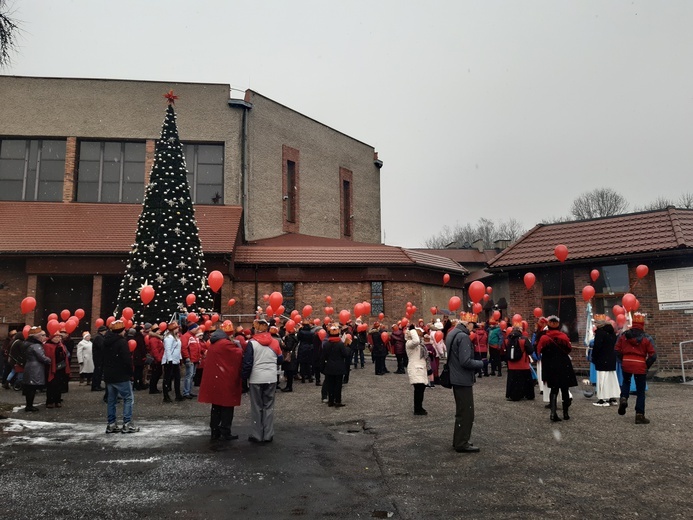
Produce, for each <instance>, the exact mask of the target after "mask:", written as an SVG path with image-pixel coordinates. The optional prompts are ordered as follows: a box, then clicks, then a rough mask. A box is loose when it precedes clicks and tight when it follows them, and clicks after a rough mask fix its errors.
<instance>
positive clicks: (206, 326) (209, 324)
mask: <svg viewBox="0 0 693 520" xmlns="http://www.w3.org/2000/svg"><path fill="white" fill-rule="evenodd" d="M212 325H214V323H212V320H207V321H205V324H204V325H203V326H204V327H205V330H209V328H210V327H211V326H212Z"/></svg>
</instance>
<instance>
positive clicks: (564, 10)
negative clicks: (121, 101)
mask: <svg viewBox="0 0 693 520" xmlns="http://www.w3.org/2000/svg"><path fill="white" fill-rule="evenodd" d="M9 4H10V5H11V6H12V8H13V10H14V17H15V18H17V19H19V20H20V21H21V24H22V29H23V34H22V35H21V38H20V49H19V52H18V53H17V54H16V55H15V56H14V63H13V65H12V66H11V67H10V68H9V69H6V70H4V71H2V73H4V74H16V75H28V76H57V77H84V78H119V79H137V80H161V81H189V82H214V83H228V84H230V85H231V87H233V88H237V89H246V88H252V89H253V90H256V91H257V92H260V93H261V94H263V95H265V96H267V97H269V98H271V99H274V100H275V101H278V102H280V103H282V104H285V105H287V106H289V107H291V108H293V109H295V110H297V111H299V112H301V113H303V114H305V115H307V116H310V117H312V118H314V119H317V120H319V121H321V122H323V123H325V124H327V125H329V126H332V127H334V128H336V129H338V130H340V131H342V132H344V133H346V134H348V135H350V136H353V137H355V138H356V139H359V140H361V141H364V142H366V143H368V144H370V145H372V146H374V147H375V149H376V150H377V151H378V152H379V154H380V158H381V159H382V160H383V162H384V163H385V165H384V167H383V168H382V170H380V175H381V190H382V229H383V238H384V242H385V243H387V244H392V245H401V246H406V247H418V246H422V245H423V242H424V240H425V239H426V238H428V237H430V236H432V235H435V234H436V233H437V232H438V231H439V228H440V226H442V225H443V224H446V223H447V224H448V225H450V226H451V227H453V226H455V225H456V224H460V225H464V224H465V223H467V222H470V221H471V222H475V221H476V220H477V219H478V218H479V217H487V218H492V219H496V220H505V219H508V218H510V217H515V218H517V219H518V220H520V221H521V222H522V224H523V225H524V226H525V227H526V228H530V227H532V226H533V225H534V224H536V223H537V222H540V221H541V220H543V219H547V218H550V217H557V216H561V215H566V214H568V213H569V207H570V203H571V202H572V200H573V199H574V198H575V197H576V196H578V195H579V194H581V193H582V192H584V191H588V190H591V189H593V188H596V187H610V188H613V189H616V190H618V191H620V192H621V193H622V194H623V195H624V196H625V197H626V198H627V199H628V200H629V201H631V204H632V205H643V204H646V203H648V202H651V201H652V200H654V199H655V198H656V197H658V196H664V197H669V198H674V199H675V198H677V197H678V196H679V194H680V193H681V192H682V191H684V192H685V191H693V180H691V179H692V176H691V170H692V169H693V168H692V167H693V132H692V129H693V2H692V1H690V0H681V1H675V0H661V1H653V0H648V1H643V0H637V1H625V2H620V1H604V0H595V1H582V0H581V1H572V2H568V1H559V0H546V1H520V0H505V1H489V0H479V1H475V2H470V1H462V0H444V1H443V0H438V1H436V0H425V1H424V0H420V1H413V0H412V1H408V2H404V1H400V0H391V1H380V0H365V1H361V0H359V1H356V0H351V1H338V0H322V1H317V0H316V1H308V0H285V1H276V0H275V1H261V0H255V1H252V2H248V1H246V2H236V1H232V0H216V1H212V0H209V1H205V0H195V1H194V2H193V1H182V0H167V1H159V0H148V1H141V0H138V1H134V0H127V1H126V0H118V1H117V2H113V1H99V0H72V1H70V0H52V1H47V0H43V1H41V0H9Z"/></svg>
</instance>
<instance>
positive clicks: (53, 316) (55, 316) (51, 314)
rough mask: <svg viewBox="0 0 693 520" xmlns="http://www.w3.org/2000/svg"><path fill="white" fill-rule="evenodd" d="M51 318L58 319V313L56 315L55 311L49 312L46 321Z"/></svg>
mask: <svg viewBox="0 0 693 520" xmlns="http://www.w3.org/2000/svg"><path fill="white" fill-rule="evenodd" d="M51 320H55V321H58V315H57V314H56V313H54V312H51V313H50V314H49V315H48V321H51Z"/></svg>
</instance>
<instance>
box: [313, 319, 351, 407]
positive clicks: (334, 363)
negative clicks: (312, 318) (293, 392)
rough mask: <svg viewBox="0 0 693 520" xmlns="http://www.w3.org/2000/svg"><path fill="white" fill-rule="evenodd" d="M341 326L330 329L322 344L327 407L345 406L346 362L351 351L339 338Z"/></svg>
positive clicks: (322, 366) (332, 325)
mask: <svg viewBox="0 0 693 520" xmlns="http://www.w3.org/2000/svg"><path fill="white" fill-rule="evenodd" d="M339 333H340V330H339V325H338V324H336V323H333V324H331V325H330V328H329V329H328V337H327V338H325V341H323V343H322V348H321V355H320V366H321V369H322V373H323V374H325V386H326V387H327V406H336V407H341V406H344V403H342V381H343V378H344V373H345V372H346V367H345V362H346V360H348V359H349V358H350V357H351V351H350V350H349V349H348V347H347V346H346V345H344V343H343V342H342V340H341V339H340V337H339Z"/></svg>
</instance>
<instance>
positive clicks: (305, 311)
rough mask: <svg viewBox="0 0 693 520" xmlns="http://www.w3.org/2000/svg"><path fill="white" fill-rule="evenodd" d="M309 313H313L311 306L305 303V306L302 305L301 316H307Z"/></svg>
mask: <svg viewBox="0 0 693 520" xmlns="http://www.w3.org/2000/svg"><path fill="white" fill-rule="evenodd" d="M311 314H313V307H311V306H310V305H306V306H305V307H303V317H304V318H307V317H308V316H310V315H311Z"/></svg>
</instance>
